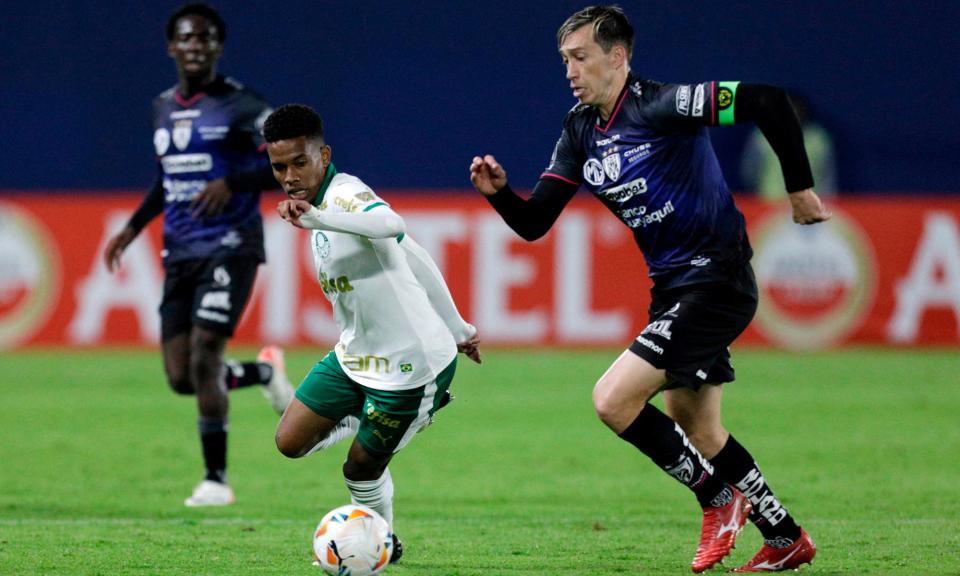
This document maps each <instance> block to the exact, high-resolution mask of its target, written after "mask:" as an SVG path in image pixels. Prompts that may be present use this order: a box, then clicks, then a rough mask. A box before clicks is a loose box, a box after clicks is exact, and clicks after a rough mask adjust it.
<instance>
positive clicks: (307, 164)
mask: <svg viewBox="0 0 960 576" xmlns="http://www.w3.org/2000/svg"><path fill="white" fill-rule="evenodd" d="M267 155H269V156H270V166H271V167H272V168H273V176H274V178H276V179H277V182H279V183H280V186H282V187H283V191H284V192H286V193H287V196H289V197H290V198H292V199H294V200H306V201H307V202H309V203H311V204H313V202H314V200H316V199H317V194H319V193H320V186H321V185H322V184H323V177H324V176H325V175H326V173H327V166H328V165H329V164H330V147H329V146H327V145H326V144H324V143H323V142H320V141H318V140H308V139H307V137H306V136H299V137H297V138H291V139H289V140H277V141H276V142H270V143H268V144H267Z"/></svg>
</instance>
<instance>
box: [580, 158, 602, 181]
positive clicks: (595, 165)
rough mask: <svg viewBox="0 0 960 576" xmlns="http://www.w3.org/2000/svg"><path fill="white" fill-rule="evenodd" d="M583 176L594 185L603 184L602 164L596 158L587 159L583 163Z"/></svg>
mask: <svg viewBox="0 0 960 576" xmlns="http://www.w3.org/2000/svg"><path fill="white" fill-rule="evenodd" d="M583 178H584V180H586V181H587V182H589V183H591V184H593V185H594V186H599V185H601V184H603V166H601V165H600V161H599V160H597V159H596V158H591V159H589V160H587V163H586V164H584V165H583Z"/></svg>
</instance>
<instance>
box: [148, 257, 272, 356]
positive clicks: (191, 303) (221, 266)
mask: <svg viewBox="0 0 960 576" xmlns="http://www.w3.org/2000/svg"><path fill="white" fill-rule="evenodd" d="M259 265H260V263H259V262H258V261H257V260H256V259H254V258H228V259H222V258H214V259H206V260H187V261H184V262H175V263H173V264H170V265H169V266H167V270H166V272H167V274H166V279H165V280H164V282H163V301H161V302H160V334H161V337H162V338H163V340H169V339H170V338H172V337H174V336H177V335H179V334H183V333H184V332H189V331H190V329H191V328H192V327H193V326H202V327H203V328H206V329H208V330H211V331H213V332H216V333H218V334H222V335H223V336H226V337H228V338H229V337H231V336H233V331H234V330H235V329H236V327H237V323H238V322H239V321H240V315H241V314H242V313H243V309H244V307H245V306H246V305H247V300H248V299H249V298H250V292H251V291H252V290H253V282H254V280H255V279H256V277H257V266H259Z"/></svg>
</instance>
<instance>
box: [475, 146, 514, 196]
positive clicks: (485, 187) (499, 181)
mask: <svg viewBox="0 0 960 576" xmlns="http://www.w3.org/2000/svg"><path fill="white" fill-rule="evenodd" d="M470 182H473V187H474V188H476V189H477V191H478V192H480V193H481V194H483V195H484V196H493V195H494V194H496V193H497V190H500V189H501V188H503V187H504V186H506V185H507V171H506V170H504V169H503V166H501V165H500V164H499V163H498V162H497V159H496V158H494V157H493V156H491V155H489V154H487V155H486V156H484V157H483V158H481V157H480V156H474V157H473V162H471V163H470Z"/></svg>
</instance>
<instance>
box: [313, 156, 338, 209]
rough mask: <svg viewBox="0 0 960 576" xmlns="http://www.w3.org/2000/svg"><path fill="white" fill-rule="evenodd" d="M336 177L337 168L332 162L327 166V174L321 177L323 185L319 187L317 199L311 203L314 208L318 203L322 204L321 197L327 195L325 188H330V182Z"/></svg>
mask: <svg viewBox="0 0 960 576" xmlns="http://www.w3.org/2000/svg"><path fill="white" fill-rule="evenodd" d="M336 175H337V167H336V166H334V165H333V162H331V163H329V164H327V173H326V174H324V175H323V184H321V185H320V192H319V193H318V194H317V198H316V199H315V200H314V201H313V205H314V206H320V203H321V202H323V197H324V195H326V193H327V188H329V187H330V181H331V180H333V177H334V176H336Z"/></svg>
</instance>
